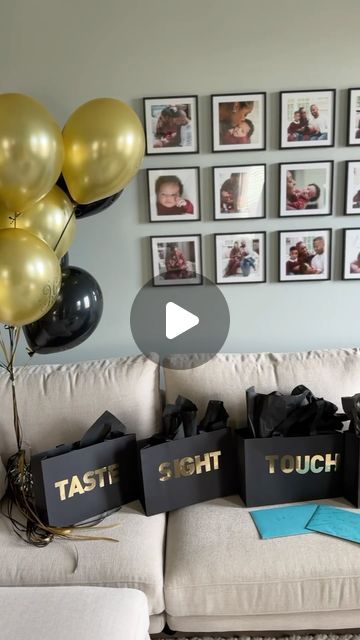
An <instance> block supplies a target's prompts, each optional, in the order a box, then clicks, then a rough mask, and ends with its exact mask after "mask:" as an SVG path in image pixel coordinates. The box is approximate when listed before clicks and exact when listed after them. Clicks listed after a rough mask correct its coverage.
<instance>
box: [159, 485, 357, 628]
mask: <svg viewBox="0 0 360 640" xmlns="http://www.w3.org/2000/svg"><path fill="white" fill-rule="evenodd" d="M320 502H322V503H326V504H335V505H337V506H343V505H344V504H346V505H347V504H348V503H345V501H330V500H328V501H320ZM353 511H356V509H353ZM359 585H360V545H356V544H353V543H351V542H347V541H345V540H340V539H337V538H333V537H330V536H324V535H320V534H317V533H310V534H307V535H299V536H292V537H287V538H277V539H270V540H261V539H259V535H258V533H257V530H256V527H255V525H254V524H253V521H252V518H251V516H250V514H249V512H248V509H247V508H245V507H244V506H243V504H242V502H241V500H240V498H238V497H237V496H231V497H229V498H222V499H218V500H213V501H211V502H207V503H202V504H198V505H193V506H191V507H187V508H186V509H180V510H179V511H174V512H172V513H170V514H169V520H168V532H167V548H166V571H165V606H166V612H167V614H169V616H170V619H173V618H179V617H184V618H185V617H194V616H218V617H232V618H233V619H234V618H235V617H240V616H247V617H248V616H254V624H255V623H256V620H257V616H261V615H267V616H269V615H271V614H273V615H274V616H278V615H280V614H297V613H299V614H303V615H305V614H306V613H309V612H314V611H316V612H319V613H320V614H322V613H323V614H324V613H325V612H331V611H338V612H340V611H350V610H357V612H358V614H357V615H358V616H359V615H360V610H359V609H360V605H359ZM358 619H359V617H358ZM222 628H223V629H225V627H222ZM240 628H241V627H240ZM247 628H249V627H247ZM256 628H257V627H256V624H255V626H254V629H256ZM270 628H271V627H270ZM283 628H286V627H283ZM182 629H183V628H182ZM182 629H181V630H182ZM193 630H194V631H195V630H196V629H193Z"/></svg>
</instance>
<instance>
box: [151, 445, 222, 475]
mask: <svg viewBox="0 0 360 640" xmlns="http://www.w3.org/2000/svg"><path fill="white" fill-rule="evenodd" d="M220 456H221V451H211V452H209V453H204V454H203V456H201V455H199V456H193V457H191V456H185V457H184V458H177V459H176V460H173V461H172V462H162V463H161V464H160V465H159V473H160V474H161V476H162V477H161V478H159V480H160V482H165V481H166V480H171V478H185V477H186V476H192V475H194V474H198V475H199V474H200V473H203V471H205V473H207V472H208V471H217V470H218V469H219V458H220Z"/></svg>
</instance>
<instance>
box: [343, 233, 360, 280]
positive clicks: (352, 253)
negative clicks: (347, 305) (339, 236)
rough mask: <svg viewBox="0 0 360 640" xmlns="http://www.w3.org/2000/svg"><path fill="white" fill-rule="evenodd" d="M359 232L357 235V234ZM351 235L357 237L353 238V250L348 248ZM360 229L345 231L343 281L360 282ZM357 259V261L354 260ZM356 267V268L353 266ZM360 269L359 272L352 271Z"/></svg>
mask: <svg viewBox="0 0 360 640" xmlns="http://www.w3.org/2000/svg"><path fill="white" fill-rule="evenodd" d="M355 232H357V233H355ZM350 235H353V236H355V237H354V238H352V239H351V240H352V244H353V245H354V247H353V249H350V247H349V246H348V245H349V244H350V237H349V236H350ZM358 256H360V227H350V228H348V229H343V245H342V261H343V262H342V279H343V280H346V281H347V282H348V281H351V280H360V260H358V259H357V258H358ZM354 257H356V260H352V258H354ZM353 265H354V266H353ZM354 268H355V269H359V271H358V272H357V271H352V270H353V269H354Z"/></svg>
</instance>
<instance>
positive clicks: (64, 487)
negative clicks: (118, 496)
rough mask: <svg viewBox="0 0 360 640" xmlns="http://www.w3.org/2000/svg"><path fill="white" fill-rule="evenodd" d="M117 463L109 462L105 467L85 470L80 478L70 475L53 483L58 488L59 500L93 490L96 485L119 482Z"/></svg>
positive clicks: (104, 485) (102, 485) (103, 485)
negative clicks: (70, 476)
mask: <svg viewBox="0 0 360 640" xmlns="http://www.w3.org/2000/svg"><path fill="white" fill-rule="evenodd" d="M119 480H120V478H119V465H118V464H109V465H108V466H107V467H101V468H100V469H94V470H91V471H86V472H85V473H84V475H83V476H82V478H79V476H72V478H65V479H64V480H58V482H55V483H54V487H55V489H59V497H60V500H67V499H68V498H72V497H73V496H75V495H76V494H83V493H85V491H93V490H94V489H96V487H97V486H98V487H100V488H102V487H106V486H108V485H111V484H116V483H117V482H119Z"/></svg>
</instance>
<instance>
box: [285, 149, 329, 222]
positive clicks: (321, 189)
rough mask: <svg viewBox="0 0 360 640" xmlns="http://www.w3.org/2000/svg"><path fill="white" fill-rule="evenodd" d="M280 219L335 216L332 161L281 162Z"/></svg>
mask: <svg viewBox="0 0 360 640" xmlns="http://www.w3.org/2000/svg"><path fill="white" fill-rule="evenodd" d="M279 167H280V172H279V175H280V189H279V193H280V207H279V216H280V217H282V218H294V217H297V216H330V215H331V214H332V199H333V198H332V192H333V169H334V163H333V161H332V160H328V161H326V162H292V163H285V162H283V163H281V164H280V165H279Z"/></svg>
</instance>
